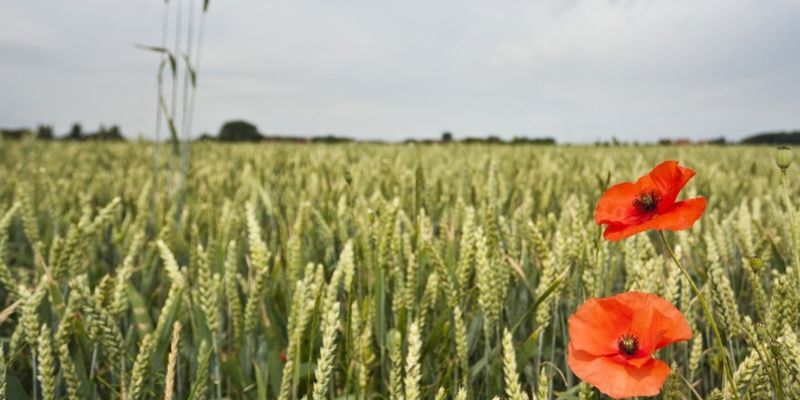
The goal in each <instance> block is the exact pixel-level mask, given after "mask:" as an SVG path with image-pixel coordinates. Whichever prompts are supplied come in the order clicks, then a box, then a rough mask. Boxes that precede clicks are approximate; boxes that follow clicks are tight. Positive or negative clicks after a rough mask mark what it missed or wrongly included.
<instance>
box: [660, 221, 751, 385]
mask: <svg viewBox="0 0 800 400" xmlns="http://www.w3.org/2000/svg"><path fill="white" fill-rule="evenodd" d="M658 234H659V235H661V240H662V241H663V242H664V247H665V248H666V249H667V251H668V252H669V255H670V256H672V260H673V261H675V265H677V266H678V269H680V270H681V273H683V276H684V277H685V278H686V280H687V281H689V285H690V286H691V287H692V290H694V294H695V295H697V299H698V300H699V301H700V305H701V306H702V307H703V312H705V314H706V318H708V322H709V324H710V325H711V330H712V331H714V338H715V339H716V342H717V347H718V348H719V351H720V352H721V353H722V358H723V359H724V360H725V363H724V364H723V368H724V369H725V376H726V378H727V379H728V381H729V384H731V385H734V381H733V372H732V371H733V369H732V368H731V360H730V359H729V358H728V352H727V350H725V344H724V343H723V342H722V335H720V334H719V328H718V327H717V322H716V321H715V320H714V315H713V314H711V309H710V308H709V307H708V302H706V299H705V296H703V293H702V292H700V289H699V288H698V287H697V284H695V283H694V280H693V279H692V277H691V276H690V275H689V271H687V270H686V267H684V266H683V264H681V262H680V260H678V256H676V255H675V252H674V251H673V250H672V246H670V244H669V242H668V241H667V236H666V235H664V231H662V230H659V231H658ZM732 392H733V396H734V398H735V399H737V400H738V399H739V393H737V392H736V390H733V391H732Z"/></svg>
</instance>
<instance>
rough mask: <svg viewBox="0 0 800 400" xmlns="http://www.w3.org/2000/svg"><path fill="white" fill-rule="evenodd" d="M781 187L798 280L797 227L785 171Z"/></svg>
mask: <svg viewBox="0 0 800 400" xmlns="http://www.w3.org/2000/svg"><path fill="white" fill-rule="evenodd" d="M781 186H783V201H784V202H786V212H788V213H789V223H790V224H791V226H789V232H791V234H792V265H793V266H794V268H795V273H798V275H797V276H798V279H799V280H800V268H798V263H800V253H798V250H800V249H798V248H797V247H798V246H797V232H795V231H796V229H797V225H795V222H794V208H793V207H792V201H791V200H789V185H788V184H787V183H786V170H785V169H783V170H781Z"/></svg>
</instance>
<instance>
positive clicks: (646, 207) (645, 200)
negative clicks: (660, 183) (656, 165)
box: [633, 190, 661, 214]
mask: <svg viewBox="0 0 800 400" xmlns="http://www.w3.org/2000/svg"><path fill="white" fill-rule="evenodd" d="M660 200H661V196H659V195H658V193H656V191H655V190H651V191H649V192H642V193H640V194H639V197H638V198H637V199H636V200H634V201H633V206H634V207H636V209H637V210H639V212H640V213H642V214H650V213H652V212H654V211H655V210H656V208H658V202H659V201H660Z"/></svg>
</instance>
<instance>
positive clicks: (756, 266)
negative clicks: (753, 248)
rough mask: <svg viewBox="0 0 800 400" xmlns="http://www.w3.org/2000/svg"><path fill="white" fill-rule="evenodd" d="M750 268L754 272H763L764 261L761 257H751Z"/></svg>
mask: <svg viewBox="0 0 800 400" xmlns="http://www.w3.org/2000/svg"><path fill="white" fill-rule="evenodd" d="M750 268H752V269H753V272H758V271H761V268H764V260H762V259H761V257H758V256H756V257H751V258H750Z"/></svg>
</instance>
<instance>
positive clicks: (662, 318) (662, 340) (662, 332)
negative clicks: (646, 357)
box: [617, 292, 692, 353]
mask: <svg viewBox="0 0 800 400" xmlns="http://www.w3.org/2000/svg"><path fill="white" fill-rule="evenodd" d="M617 297H619V300H620V302H624V303H625V304H626V305H628V306H629V307H631V309H633V321H632V322H631V331H632V332H633V334H635V335H637V336H638V337H639V343H640V345H641V346H642V348H645V347H646V348H647V349H648V351H649V352H650V353H652V352H654V351H656V350H658V349H660V348H662V347H664V346H666V345H668V344H670V343H675V342H681V341H684V340H689V339H691V338H692V329H691V328H690V327H689V324H688V323H687V322H686V318H684V317H683V314H681V312H680V310H678V309H677V308H675V306H674V305H672V304H671V303H670V302H668V301H667V300H664V299H663V298H661V297H659V296H657V295H654V294H650V293H641V292H627V293H623V294H620V295H618V296H617Z"/></svg>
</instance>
